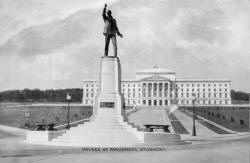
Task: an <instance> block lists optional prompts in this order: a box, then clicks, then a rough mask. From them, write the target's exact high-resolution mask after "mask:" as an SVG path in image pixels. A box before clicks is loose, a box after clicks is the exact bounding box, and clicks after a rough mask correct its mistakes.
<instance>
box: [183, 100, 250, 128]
mask: <svg viewBox="0 0 250 163" xmlns="http://www.w3.org/2000/svg"><path fill="white" fill-rule="evenodd" d="M179 108H180V109H182V110H188V111H191V112H193V107H192V106H185V107H183V106H182V107H179ZM195 108H196V109H197V114H198V115H199V116H201V117H204V118H206V119H208V120H210V121H213V122H215V123H217V124H219V125H222V126H224V127H226V128H228V129H231V130H234V131H240V132H247V131H250V130H249V111H250V108H249V106H246V105H244V106H239V105H231V106H196V107H195Z"/></svg>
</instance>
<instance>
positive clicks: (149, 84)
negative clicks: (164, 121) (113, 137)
mask: <svg viewBox="0 0 250 163" xmlns="http://www.w3.org/2000/svg"><path fill="white" fill-rule="evenodd" d="M175 76H176V74H175V72H174V71H172V70H167V69H161V68H158V67H154V68H152V69H144V70H140V71H137V72H136V78H135V79H133V80H126V79H125V80H123V81H122V83H121V92H122V93H123V95H124V98H125V105H126V106H138V105H145V106H170V105H181V106H184V105H192V103H193V101H194V102H195V104H196V105H227V104H231V96H230V90H231V89H230V87H231V81H230V80H229V79H176V77H175ZM98 88H99V82H98V80H84V81H83V99H82V103H83V105H93V104H94V99H95V95H96V93H97V92H98Z"/></svg>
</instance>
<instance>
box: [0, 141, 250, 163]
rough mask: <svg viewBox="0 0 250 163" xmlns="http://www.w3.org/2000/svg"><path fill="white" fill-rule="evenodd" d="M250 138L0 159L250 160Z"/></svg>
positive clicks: (51, 162) (110, 162)
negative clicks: (149, 149) (152, 149)
mask: <svg viewBox="0 0 250 163" xmlns="http://www.w3.org/2000/svg"><path fill="white" fill-rule="evenodd" d="M249 140H250V139H249V137H244V138H241V139H237V140H228V141H225V140H224V141H220V142H217V141H215V142H203V143H198V144H192V145H183V146H169V147H167V148H166V151H164V152H81V151H80V150H79V151H78V152H73V153H70V152H69V153H68V154H62V153H58V152H53V150H52V151H51V152H50V154H48V153H47V154H42V155H41V154H39V152H37V154H34V153H33V154H32V153H31V154H28V153H27V154H22V155H12V156H11V155H9V156H8V155H6V156H0V162H4V163H9V162H11V163H12V162H13V163H16V162H18V163H20V162H25V163H26V162H34V163H35V162H36V163H57V162H60V163H69V162H72V163H83V162H86V163H117V162H119V163H125V162H129V163H151V162H152V163H158V162H159V163H168V162H169V163H189V162H191V163H200V162H202V163H249V161H250V160H249V151H250V149H249Z"/></svg>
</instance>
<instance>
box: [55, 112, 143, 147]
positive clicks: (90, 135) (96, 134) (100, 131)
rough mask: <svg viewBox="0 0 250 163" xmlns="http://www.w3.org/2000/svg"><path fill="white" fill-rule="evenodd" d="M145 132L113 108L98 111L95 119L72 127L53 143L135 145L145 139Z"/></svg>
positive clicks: (110, 145)
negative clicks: (125, 120)
mask: <svg viewBox="0 0 250 163" xmlns="http://www.w3.org/2000/svg"><path fill="white" fill-rule="evenodd" d="M143 136H144V135H143V132H140V131H137V128H133V127H132V126H131V125H129V124H128V123H127V122H124V119H123V117H122V116H121V115H117V114H116V113H115V112H114V110H113V109H110V108H103V109H100V110H99V111H98V115H97V116H96V117H95V119H94V121H90V122H86V123H84V124H81V125H78V126H77V127H74V128H71V129H70V130H68V131H67V132H66V133H65V134H63V135H62V136H59V137H58V138H56V139H54V140H52V141H51V144H54V145H62V146H85V147H92V146H93V147H126V146H135V145H137V144H139V143H142V142H143V141H144V137H143Z"/></svg>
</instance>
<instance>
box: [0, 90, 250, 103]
mask: <svg viewBox="0 0 250 163" xmlns="http://www.w3.org/2000/svg"><path fill="white" fill-rule="evenodd" d="M67 93H70V95H71V101H72V102H81V101H82V89H80V88H72V89H57V90H53V89H48V90H40V89H24V90H8V91H3V92H0V102H65V101H66V94H67ZM249 96H250V94H249V93H245V92H241V91H235V90H232V91H231V98H232V100H239V101H249Z"/></svg>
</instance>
